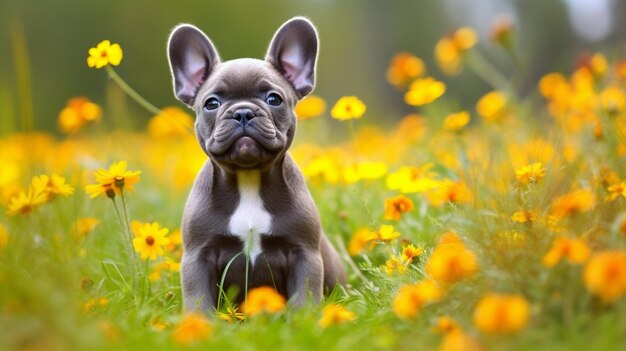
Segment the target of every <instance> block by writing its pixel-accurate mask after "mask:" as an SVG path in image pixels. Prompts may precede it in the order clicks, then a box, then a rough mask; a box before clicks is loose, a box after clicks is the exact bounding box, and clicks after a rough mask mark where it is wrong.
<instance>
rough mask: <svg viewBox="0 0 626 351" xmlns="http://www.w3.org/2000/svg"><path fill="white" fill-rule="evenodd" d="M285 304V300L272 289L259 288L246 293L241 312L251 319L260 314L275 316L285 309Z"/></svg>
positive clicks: (267, 287)
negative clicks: (246, 296) (246, 297)
mask: <svg viewBox="0 0 626 351" xmlns="http://www.w3.org/2000/svg"><path fill="white" fill-rule="evenodd" d="M285 303H286V301H285V298H284V297H283V296H282V295H281V294H279V293H278V292H276V290H274V288H271V287H269V286H261V287H258V288H254V289H252V290H250V291H248V299H247V300H246V301H245V302H244V305H243V308H242V310H243V312H244V313H245V314H246V315H248V316H251V317H252V316H256V315H258V314H261V313H268V314H275V313H279V312H282V311H283V310H284V309H285Z"/></svg>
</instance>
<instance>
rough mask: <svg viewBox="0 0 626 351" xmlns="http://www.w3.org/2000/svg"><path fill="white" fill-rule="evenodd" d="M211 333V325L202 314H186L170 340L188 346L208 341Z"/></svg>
mask: <svg viewBox="0 0 626 351" xmlns="http://www.w3.org/2000/svg"><path fill="white" fill-rule="evenodd" d="M213 332H214V327H213V324H211V322H210V321H209V320H208V319H207V318H206V317H205V316H204V315H203V314H201V313H188V314H186V315H185V316H184V317H183V319H182V320H181V321H180V323H179V324H178V326H177V327H176V329H175V330H174V332H172V339H173V340H174V342H175V343H177V344H179V345H189V344H192V343H195V342H198V341H203V340H207V339H209V338H210V337H211V335H213Z"/></svg>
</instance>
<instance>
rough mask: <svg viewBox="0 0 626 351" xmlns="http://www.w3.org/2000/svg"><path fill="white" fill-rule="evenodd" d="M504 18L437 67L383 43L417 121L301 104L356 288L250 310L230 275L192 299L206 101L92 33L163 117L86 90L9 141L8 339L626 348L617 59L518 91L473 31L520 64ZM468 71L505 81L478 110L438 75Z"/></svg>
mask: <svg viewBox="0 0 626 351" xmlns="http://www.w3.org/2000/svg"><path fill="white" fill-rule="evenodd" d="M511 31H513V28H512V27H507V26H501V27H498V28H494V30H493V33H492V36H491V38H479V37H478V35H477V34H476V32H475V31H474V30H473V29H472V28H469V27H462V28H459V29H457V30H454V31H451V32H450V33H449V34H448V35H446V36H444V37H442V38H441V39H440V40H439V41H438V42H437V44H436V45H435V47H434V48H433V54H434V55H435V58H436V61H437V64H438V67H426V64H425V63H424V62H423V60H422V59H421V58H419V57H417V56H416V55H415V54H412V53H408V52H404V53H398V54H397V55H395V56H394V57H392V58H390V61H389V65H388V66H387V67H380V72H386V78H387V81H388V83H389V84H391V85H393V86H394V87H396V88H397V94H398V96H399V97H402V98H403V99H404V102H405V103H406V104H407V105H408V106H411V108H412V109H413V111H414V113H411V114H409V115H407V116H385V118H386V119H384V120H385V121H387V122H386V123H380V121H381V120H382V119H380V118H378V119H377V118H375V117H376V116H372V115H371V113H370V112H369V111H368V108H367V107H368V106H373V105H376V104H377V102H376V101H363V100H361V99H360V98H359V97H356V96H343V97H341V96H336V97H324V96H309V97H307V98H306V99H305V100H303V101H301V102H300V104H299V105H298V106H297V107H296V114H297V115H298V118H299V126H298V128H299V129H298V132H297V134H298V138H297V139H296V142H295V143H294V145H293V146H292V148H291V150H290V153H291V155H292V157H293V158H294V159H295V160H296V162H297V163H298V165H299V166H300V169H301V171H302V173H303V174H304V175H305V178H306V179H307V181H308V184H309V189H310V191H311V193H312V195H313V197H314V199H315V201H316V204H317V206H318V210H319V212H320V216H321V219H322V224H323V227H324V229H325V231H326V233H327V234H328V236H329V238H330V239H331V242H332V243H333V244H334V246H335V247H336V248H337V249H338V251H339V252H340V254H341V256H342V259H343V261H344V263H345V265H346V267H347V271H348V285H347V286H345V287H342V288H337V289H335V291H333V292H332V293H331V294H330V295H329V296H328V297H327V298H326V299H325V300H324V301H323V302H322V303H321V305H316V304H315V303H313V302H312V301H311V302H309V303H308V304H306V305H305V306H304V307H302V308H299V309H294V308H292V307H291V306H290V303H289V301H287V300H286V298H285V297H283V296H280V295H279V294H277V293H276V292H275V290H274V289H273V288H272V287H261V288H257V289H254V290H252V291H250V292H249V294H248V298H247V301H246V302H245V303H244V304H242V305H241V306H237V305H233V304H231V303H230V299H229V297H231V296H232V293H233V292H229V291H225V292H224V293H223V294H222V295H223V296H222V297H221V298H220V306H219V310H218V311H210V312H209V313H208V314H183V312H182V302H181V288H180V282H179V269H180V263H179V262H180V258H181V255H182V245H181V233H180V229H179V227H180V221H181V216H182V210H183V207H184V202H185V200H186V197H187V194H188V191H189V189H190V186H191V185H192V183H193V180H194V178H195V176H196V174H197V172H198V170H199V169H200V167H201V166H202V165H203V163H204V162H205V161H206V160H207V157H206V155H205V154H204V153H203V152H202V150H201V148H200V147H199V145H198V143H197V141H196V139H195V135H194V133H193V124H194V116H192V115H190V114H189V112H190V111H186V110H184V109H182V108H180V107H173V106H170V107H164V108H158V107H155V106H154V105H152V103H150V102H148V101H146V100H145V99H144V98H143V97H141V95H140V92H137V91H135V90H133V88H132V87H130V86H129V85H128V84H126V82H125V81H124V80H123V77H121V76H120V75H118V73H117V72H116V71H115V67H116V66H118V65H123V64H124V63H125V62H124V53H123V49H124V45H123V43H112V42H110V41H108V40H106V41H103V42H101V43H99V44H97V43H94V44H97V45H95V46H94V47H93V48H91V49H89V48H85V54H86V58H87V57H88V58H87V59H86V64H87V65H88V66H89V67H92V68H93V70H92V71H91V73H93V74H94V76H98V75H107V76H108V77H109V78H110V80H111V81H112V82H113V83H114V84H117V87H116V89H119V90H120V91H122V92H124V93H126V94H127V96H128V97H129V99H130V100H129V101H135V102H137V103H138V104H139V105H140V106H143V107H144V108H145V109H146V110H148V111H149V112H150V113H152V114H153V117H152V118H151V119H150V121H149V123H147V124H146V125H145V126H143V128H142V130H139V131H137V130H135V131H131V130H126V129H123V128H115V129H113V130H110V131H105V129H103V128H100V125H101V124H102V123H103V122H104V120H106V119H107V118H109V117H110V116H109V114H108V111H106V110H105V109H104V108H103V107H102V106H100V105H99V104H98V103H96V102H94V101H91V100H90V99H89V98H87V97H82V96H78V97H74V98H71V99H69V101H68V102H67V104H66V106H65V107H64V108H63V109H62V110H61V111H59V113H58V127H59V131H60V133H61V134H58V135H57V134H54V133H51V132H45V131H36V130H15V131H14V132H12V133H10V134H8V135H4V136H2V137H1V138H0V165H1V170H2V171H1V172H0V204H2V209H3V210H2V213H1V214H0V349H1V350H92V349H93V350H108V349H115V350H124V349H128V350H143V349H215V350H230V349H236V350H270V349H271V350H283V349H284V350H354V349H357V348H358V349H363V350H404V349H425V350H430V349H438V350H445V351H448V350H531V349H532V350H575V349H586V350H619V349H626V318H624V316H626V206H625V204H626V56H625V55H624V53H622V56H619V55H614V56H608V55H605V54H602V53H595V54H592V55H588V56H585V57H584V58H583V59H581V60H577V61H576V64H575V65H573V66H572V67H573V68H572V69H571V70H569V71H567V72H565V73H550V72H546V74H545V75H544V76H543V78H541V79H540V80H539V81H537V82H533V85H532V89H531V90H532V91H531V92H530V93H524V94H522V92H521V90H522V89H521V88H520V87H517V86H515V85H513V84H510V82H509V81H508V80H507V79H506V78H505V76H504V75H502V74H501V73H498V71H497V70H495V69H494V67H493V66H491V65H490V64H489V62H488V61H486V60H485V59H484V58H483V56H481V52H480V50H481V49H480V48H479V47H477V43H478V42H480V41H491V46H490V47H491V48H492V49H493V50H501V51H502V52H504V53H506V54H508V55H510V58H511V62H512V64H511V65H512V67H516V66H515V62H516V61H515V60H516V59H515V52H514V50H513V49H512V44H511ZM88 49H89V50H88ZM572 61H574V60H573V59H572ZM464 70H473V71H475V72H476V74H477V75H478V76H479V77H481V78H482V79H484V80H485V81H486V82H487V83H489V84H490V85H491V86H492V90H491V91H486V92H485V93H484V94H483V95H482V97H481V98H480V99H479V100H477V101H474V102H473V103H472V104H468V105H460V104H459V103H458V102H457V100H456V99H455V92H454V91H452V90H449V89H447V87H446V84H445V83H444V82H443V79H441V78H438V77H444V76H450V77H455V76H456V75H458V74H460V73H461V72H463V71H464ZM164 88H165V87H164ZM166 88H167V89H169V87H166ZM376 121H379V122H378V123H376ZM389 121H393V122H389ZM331 130H339V131H340V132H341V133H339V134H340V135H343V136H345V137H343V138H338V139H337V140H334V141H332V142H327V139H330V138H325V137H323V136H324V135H326V134H329V132H330V131H331Z"/></svg>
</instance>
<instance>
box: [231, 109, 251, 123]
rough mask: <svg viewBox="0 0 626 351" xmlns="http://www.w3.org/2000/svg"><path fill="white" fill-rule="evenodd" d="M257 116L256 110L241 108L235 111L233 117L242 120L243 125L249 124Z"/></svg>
mask: <svg viewBox="0 0 626 351" xmlns="http://www.w3.org/2000/svg"><path fill="white" fill-rule="evenodd" d="M254 116H256V115H255V114H254V112H253V111H252V110H251V109H249V108H240V109H238V110H236V111H235V112H234V113H233V118H234V119H236V120H237V121H239V122H241V124H242V125H244V126H245V125H246V124H248V122H249V121H250V120H251V119H253V118H254Z"/></svg>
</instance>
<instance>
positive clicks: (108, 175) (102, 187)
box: [85, 161, 141, 198]
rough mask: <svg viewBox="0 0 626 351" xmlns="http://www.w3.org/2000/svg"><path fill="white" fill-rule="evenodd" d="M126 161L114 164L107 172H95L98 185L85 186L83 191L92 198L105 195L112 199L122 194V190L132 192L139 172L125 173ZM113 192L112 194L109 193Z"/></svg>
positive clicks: (101, 170)
mask: <svg viewBox="0 0 626 351" xmlns="http://www.w3.org/2000/svg"><path fill="white" fill-rule="evenodd" d="M126 166H127V165H126V161H119V162H114V163H113V164H112V165H111V166H110V167H109V169H108V170H104V169H99V170H98V171H96V182H98V184H93V185H87V186H86V187H85V191H86V192H87V193H88V194H89V195H90V196H91V197H92V198H94V197H96V196H100V195H102V194H106V195H107V196H108V197H114V196H115V195H116V194H117V195H119V194H121V193H122V190H134V185H135V184H137V183H139V179H140V178H139V175H140V174H141V171H127V170H126ZM111 191H113V193H111Z"/></svg>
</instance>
